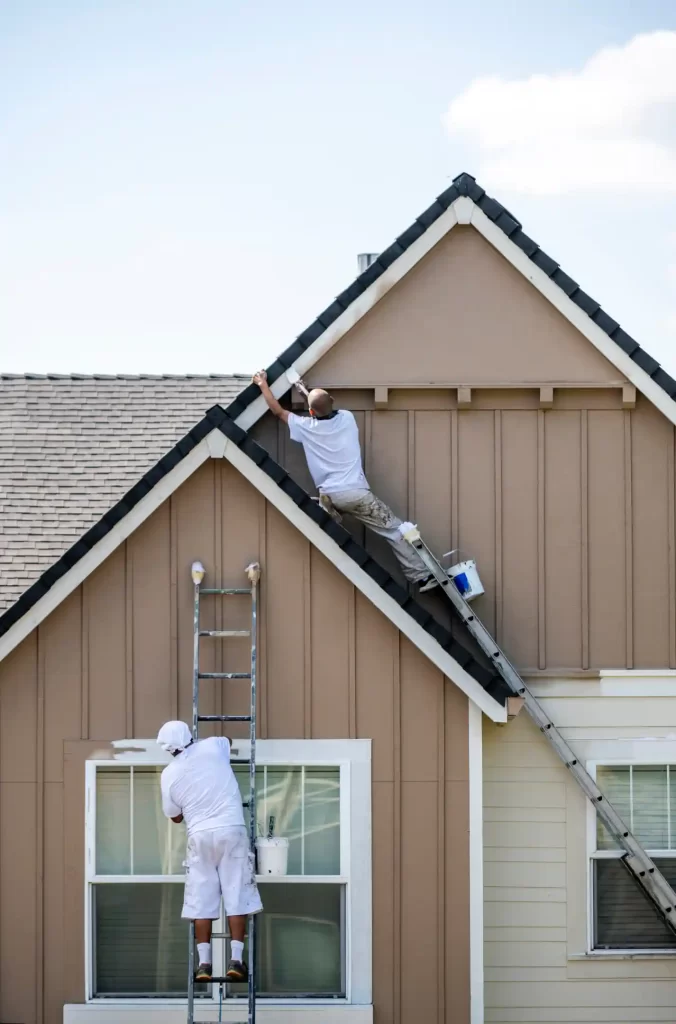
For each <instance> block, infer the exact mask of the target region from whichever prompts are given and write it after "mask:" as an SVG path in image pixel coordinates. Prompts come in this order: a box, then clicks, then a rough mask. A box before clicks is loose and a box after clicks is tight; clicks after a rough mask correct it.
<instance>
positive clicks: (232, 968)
mask: <svg viewBox="0 0 676 1024" xmlns="http://www.w3.org/2000/svg"><path fill="white" fill-rule="evenodd" d="M225 976H226V978H227V979H228V981H229V982H230V984H231V985H240V984H241V983H242V982H244V981H246V980H247V979H248V977H249V969H248V967H247V965H246V964H245V963H244V961H243V960H231V961H230V963H229V964H228V969H227V971H226V972H225Z"/></svg>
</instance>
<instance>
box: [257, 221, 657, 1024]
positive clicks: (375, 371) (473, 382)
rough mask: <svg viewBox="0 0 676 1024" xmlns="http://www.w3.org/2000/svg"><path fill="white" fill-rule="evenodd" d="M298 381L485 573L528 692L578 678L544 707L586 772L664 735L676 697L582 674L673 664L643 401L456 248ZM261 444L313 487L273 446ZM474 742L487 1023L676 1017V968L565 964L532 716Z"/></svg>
mask: <svg viewBox="0 0 676 1024" xmlns="http://www.w3.org/2000/svg"><path fill="white" fill-rule="evenodd" d="M306 380H307V381H308V383H312V384H314V385H316V386H320V385H321V386H326V387H328V388H330V389H333V391H334V394H335V395H336V397H337V398H338V400H339V402H340V403H342V404H344V405H345V406H347V407H349V408H351V409H353V410H354V411H355V413H356V415H357V418H358V421H359V425H360V430H361V433H362V440H363V445H364V452H365V461H366V470H367V475H368V477H369V479H370V482H371V484H372V486H373V487H374V489H375V490H376V491H377V492H378V493H379V494H381V495H382V496H383V497H384V498H386V499H387V500H388V501H390V502H391V503H392V504H393V506H394V507H395V508H396V509H397V511H398V512H399V513H400V514H401V515H405V516H406V517H407V518H409V519H411V520H413V521H415V522H417V523H418V524H419V526H420V527H421V529H422V531H423V534H424V535H425V536H426V537H427V538H428V540H429V541H430V542H431V544H432V546H433V547H434V548H435V549H436V550H437V551H438V552H444V551H449V550H451V549H455V548H460V550H461V553H462V554H463V555H471V556H472V557H475V558H477V560H478V564H479V569H480V571H481V576H482V579H483V581H484V584H485V585H486V591H487V593H486V596H485V597H484V598H482V599H480V600H479V601H478V602H477V610H478V612H479V614H480V616H481V617H482V618H483V619H484V621H485V622H486V623H487V625H488V626H489V628H490V629H491V630H492V631H493V632H494V634H495V636H496V637H497V639H498V640H499V642H500V643H501V645H502V646H503V648H504V649H505V650H506V652H507V653H508V654H509V655H510V657H511V658H512V659H513V660H514V661H515V663H516V664H517V665H518V666H519V668H520V669H521V670H522V671H524V672H527V673H529V674H530V675H532V676H533V677H534V678H535V680H537V682H538V685H539V687H540V691H539V692H545V693H546V691H547V686H549V685H552V686H554V685H555V684H556V681H557V680H566V679H578V680H579V685H580V687H582V691H581V692H582V693H583V694H584V695H583V696H580V695H579V693H578V698H577V699H575V700H571V699H566V700H563V699H561V700H557V701H554V700H552V701H551V702H550V703H549V705H548V707H549V711H550V714H551V715H552V717H553V719H554V721H556V722H557V723H559V724H561V725H563V726H566V727H568V729H567V731H566V733H565V734H566V735H568V736H569V738H570V740H571V742H572V743H573V744H574V745H575V746H576V749H577V751H578V753H579V754H580V756H585V751H586V750H587V753H586V756H592V754H591V753H589V751H591V750H592V748H591V746H590V747H589V748H585V746H584V743H585V741H586V740H588V739H589V738H590V737H592V736H597V737H598V736H601V737H606V738H610V737H614V736H618V737H621V736H630V735H633V736H639V735H640V736H659V735H663V734H667V733H670V732H671V733H673V732H674V731H675V728H676V705H675V702H674V701H673V699H671V700H670V699H668V698H667V699H664V700H647V701H644V700H642V699H641V698H624V699H619V698H618V699H614V700H609V699H608V698H607V697H605V696H603V697H602V696H601V693H600V691H598V685H599V684H598V682H597V679H596V678H595V677H597V675H598V670H599V669H635V670H638V669H641V668H645V669H665V670H667V669H674V668H676V561H675V551H676V535H675V515H674V501H675V490H674V464H675V450H674V427H673V426H672V424H671V423H669V422H668V421H667V420H666V419H665V418H664V417H663V416H662V415H661V414H660V413H659V412H658V411H657V410H656V409H655V408H654V407H653V406H652V405H651V404H650V403H649V402H648V401H647V400H646V399H644V398H643V397H642V396H640V395H639V396H638V398H637V402H636V406H635V408H628V407H624V406H623V404H622V391H621V382H622V376H621V374H620V373H619V372H618V371H617V370H616V369H615V367H613V366H611V365H610V364H609V363H608V362H607V361H606V360H605V359H603V357H602V356H601V355H600V354H599V353H598V352H596V350H595V349H593V347H592V346H591V345H590V344H589V342H588V341H587V340H586V339H584V338H583V337H581V336H580V335H579V334H578V333H577V332H576V330H575V329H574V328H573V327H572V326H571V325H570V324H568V323H567V322H566V321H565V320H564V319H563V317H562V316H560V314H558V313H557V312H556V311H554V310H553V309H552V308H551V307H550V306H549V305H548V304H547V302H546V301H545V300H544V299H543V298H542V297H541V296H540V295H539V294H538V293H537V292H536V291H535V289H533V288H532V287H531V286H530V285H529V284H528V282H527V281H525V280H524V279H523V278H522V277H521V276H520V275H519V274H518V273H517V272H516V271H515V270H514V269H513V268H512V267H510V266H509V265H508V264H507V263H506V261H505V260H504V259H502V257H500V256H499V255H498V254H497V253H495V252H494V251H493V250H492V249H491V248H490V246H489V245H488V244H487V243H486V242H484V241H483V240H482V239H481V238H480V237H479V236H478V235H477V234H475V233H474V232H472V231H471V230H470V229H456V230H454V231H453V232H452V233H451V235H450V236H449V237H448V238H447V239H446V240H445V241H443V242H442V243H440V245H439V246H438V247H437V248H436V250H434V251H433V253H431V254H430V256H428V257H427V258H426V259H425V260H423V261H422V262H421V263H420V264H419V265H418V267H416V268H415V269H414V270H413V271H412V272H411V274H410V275H408V276H407V277H406V278H405V279H404V280H403V281H402V283H401V285H399V286H398V287H397V288H396V289H395V290H394V291H393V292H392V293H391V294H390V295H388V296H386V297H385V298H384V299H383V300H382V302H381V303H380V304H379V305H378V306H376V307H375V308H374V309H373V310H372V312H370V313H369V314H368V315H367V316H366V317H365V318H364V319H363V320H362V321H361V323H360V324H359V325H357V326H356V327H355V328H354V329H353V330H352V331H351V332H350V335H349V336H348V337H347V338H346V339H345V341H344V342H343V343H341V344H339V345H337V346H336V347H335V348H334V349H333V350H332V351H331V352H330V353H329V354H328V355H327V356H326V357H325V358H324V359H323V360H321V361H320V362H319V363H318V364H317V366H316V367H315V368H314V369H313V370H312V372H311V373H309V374H307V375H306ZM431 382H434V383H435V384H436V385H438V386H437V387H434V386H433V385H432V384H431ZM375 384H379V385H389V387H390V391H389V394H388V404H387V407H386V408H384V409H383V408H380V409H376V408H375V404H374V393H373V390H372V387H373V386H374V385H375ZM406 384H408V385H409V386H408V387H405V386H402V385H406ZM397 385H399V386H397ZM415 385H418V386H417V387H416V386H415ZM442 385H446V386H445V387H444V386H442ZM453 385H455V386H456V387H457V386H459V385H465V386H470V387H472V392H471V402H470V405H469V406H466V407H464V408H458V403H457V392H456V391H455V390H454V389H453ZM506 385H507V386H506ZM528 385H531V386H530V387H529V386H528ZM544 385H550V386H554V389H555V390H554V403H553V407H552V408H542V407H541V405H540V393H539V388H540V387H541V386H544ZM557 385H558V388H557ZM256 429H257V431H258V432H259V434H260V436H261V437H262V438H264V443H265V444H266V445H269V446H271V447H272V448H273V450H274V451H276V453H277V454H278V456H279V458H280V460H281V461H282V462H284V464H285V465H287V466H289V467H292V468H293V472H294V475H296V476H297V477H298V478H299V480H301V481H304V482H306V483H307V482H308V481H307V476H306V470H305V468H304V466H303V463H302V456H301V455H300V454H299V453H298V451H297V450H296V449H295V447H294V446H293V445H290V444H289V443H288V441H287V440H286V438H285V436H284V431H283V430H281V429H280V428H279V427H278V426H277V425H276V424H275V423H273V422H271V421H270V420H266V421H263V422H261V423H260V424H259V425H258V427H257V428H256ZM366 543H367V546H368V547H370V549H371V550H372V551H373V552H374V554H377V556H378V557H379V558H380V559H381V560H382V561H384V562H385V563H386V564H388V565H390V566H391V564H392V563H391V562H389V561H388V554H387V552H386V551H385V550H384V549H383V546H382V545H381V543H380V542H379V541H378V539H374V538H369V537H367V538H366ZM437 607H438V606H437ZM550 681H551V682H550ZM484 745H485V746H484V773H485V798H484V815H485V833H484V842H485V864H484V872H485V900H486V902H485V908H484V909H485V937H486V945H485V1020H486V1022H487V1024H488V1022H490V1024H534V1022H537V1024H550V1022H557V1024H583V1022H584V1024H587V1022H597V1021H605V1022H611V1024H615V1022H616V1024H620V1022H621V1024H637V1022H639V1021H661V1022H666V1021H672V1022H673V1021H674V1020H676V962H674V960H673V959H671V960H670V959H662V960H650V959H648V960H643V961H640V962H638V961H632V962H629V961H614V962H613V961H612V960H604V961H601V960H596V961H593V962H589V960H586V961H580V960H577V959H575V957H576V956H578V955H580V954H583V953H584V952H585V950H586V948H587V945H586V943H587V934H586V913H587V902H586V901H587V894H586V884H587V883H586V874H585V871H586V867H585V865H586V849H587V846H586V844H587V839H586V833H585V827H586V825H585V817H584V808H585V804H584V800H583V798H582V797H581V795H580V793H579V791H578V790H577V787H576V786H575V784H574V783H573V782H572V781H571V780H570V778H568V776H567V773H566V771H565V769H564V768H563V767H562V766H561V765H560V763H559V762H558V760H557V759H556V758H555V757H554V755H553V754H552V753H551V752H550V750H549V748H548V746H547V744H546V743H545V741H544V740H543V739H542V737H541V736H540V735H539V733H537V732H536V731H535V730H534V729H533V728H532V726H531V725H530V723H529V721H528V720H527V719H526V718H518V719H517V720H515V721H514V722H512V723H511V724H510V725H508V726H507V727H499V726H492V725H490V723H485V730H484ZM605 753H606V756H608V757H613V756H619V757H622V756H626V753H627V752H626V748H623V751H622V752H620V751H619V750H618V749H616V748H614V747H613V744H612V743H611V742H609V743H608V746H607V749H606V752H605Z"/></svg>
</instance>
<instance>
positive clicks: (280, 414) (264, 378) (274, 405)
mask: <svg viewBox="0 0 676 1024" xmlns="http://www.w3.org/2000/svg"><path fill="white" fill-rule="evenodd" d="M253 383H254V384H258V387H259V388H260V389H261V394H262V395H263V398H264V399H265V401H266V402H267V403H268V409H269V410H270V412H271V413H273V415H274V416H276V417H277V418H278V419H280V420H282V422H283V423H288V422H289V413H288V411H287V410H286V409H284V408H283V406H281V405H280V404H279V402H278V401H277V399H276V398H275V396H274V395H273V393H272V391H271V390H270V386H269V384H268V375H267V373H266V372H265V370H260V372H259V373H256V374H254V376H253Z"/></svg>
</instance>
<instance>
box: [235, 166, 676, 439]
mask: <svg viewBox="0 0 676 1024" xmlns="http://www.w3.org/2000/svg"><path fill="white" fill-rule="evenodd" d="M461 196H466V197H467V198H469V199H471V200H472V202H473V203H475V204H476V206H478V207H479V209H480V210H481V211H482V213H484V214H485V215H486V216H487V217H488V218H489V220H491V221H492V222H493V223H494V224H495V225H496V226H497V227H499V228H500V230H501V231H502V232H503V233H504V234H505V235H506V236H507V237H508V238H509V239H510V241H512V242H514V244H515V245H517V246H518V247H519V249H521V251H522V252H524V253H525V254H526V256H528V258H529V259H530V260H531V262H533V263H534V264H535V266H536V267H539V268H540V270H542V271H543V272H544V273H545V274H546V275H547V277H549V278H550V279H551V280H552V281H553V282H554V283H555V284H556V285H558V287H559V288H560V289H561V290H562V291H563V292H564V294H566V295H567V296H568V298H570V299H572V301H573V302H574V303H575V304H576V305H577V306H578V307H579V308H580V309H581V310H582V311H583V312H584V313H586V314H587V316H588V317H589V318H590V320H592V322H593V323H594V324H596V326H597V327H600V328H601V330H602V331H604V333H605V334H607V335H608V337H609V338H610V339H611V341H613V342H615V344H616V345H617V346H618V347H619V348H620V349H622V351H623V352H625V353H626V355H628V356H629V358H630V359H632V360H633V361H634V362H635V363H636V365H637V366H639V367H640V368H641V369H642V370H644V371H645V373H647V374H648V376H649V377H650V378H651V379H652V380H653V381H654V382H655V383H656V384H657V385H659V387H661V388H662V390H663V391H664V392H666V394H667V395H668V396H669V398H671V399H672V401H676V380H674V378H673V377H671V376H670V374H668V373H667V372H666V370H663V369H662V367H661V365H660V364H659V363H658V362H657V360H656V359H653V357H652V356H651V355H649V354H648V352H646V350H645V349H644V348H641V346H640V345H639V343H638V342H637V341H636V340H635V339H634V338H632V337H631V335H629V334H628V333H627V332H626V331H625V330H623V328H622V327H620V325H619V323H618V322H617V321H616V320H613V318H612V317H611V316H609V315H608V314H607V313H606V312H605V311H604V310H603V309H602V308H601V304H600V303H599V302H597V301H596V300H595V299H592V298H591V297H590V296H589V295H587V293H586V292H584V291H583V290H582V289H581V288H580V286H579V284H578V283H577V281H574V280H573V278H572V277H569V276H568V274H566V273H564V271H563V270H561V267H560V266H559V264H558V263H557V262H556V260H553V259H552V258H551V256H548V255H547V253H546V252H545V251H544V249H541V248H540V246H539V245H538V243H537V242H534V241H533V239H532V238H529V236H528V235H526V234H525V233H524V231H523V228H522V225H521V222H520V221H519V220H517V218H516V217H515V216H514V215H513V214H512V213H510V211H509V210H508V209H507V207H506V206H504V205H503V204H502V203H500V202H498V200H497V199H493V198H492V197H491V196H489V195H488V194H487V192H486V191H485V189H483V188H482V187H481V185H479V184H478V183H477V180H476V178H474V177H473V175H471V174H468V173H467V171H463V172H462V173H461V174H459V175H457V177H455V178H454V179H453V183H452V184H451V185H450V186H449V187H448V188H447V189H446V190H445V191H444V192H442V193H441V194H440V195H439V196H437V198H436V199H435V201H434V202H433V203H432V205H431V206H429V207H428V208H427V209H426V210H425V211H424V212H423V213H421V214H420V216H418V217H416V219H415V220H414V221H413V223H412V224H411V225H410V226H409V227H408V228H407V229H406V231H404V232H403V233H402V234H401V235H399V236H398V237H397V238H396V239H395V241H394V242H393V243H392V244H391V245H390V246H388V248H387V249H385V250H384V251H383V252H381V253H380V255H379V256H378V258H377V259H376V260H375V261H374V262H373V263H371V265H370V266H369V267H368V268H367V269H366V270H365V271H364V272H363V273H362V274H360V275H359V276H358V277H356V278H355V280H354V281H353V282H352V284H351V285H349V287H347V288H346V289H345V290H344V291H342V292H341V293H340V294H339V295H338V296H337V297H336V298H335V299H334V301H333V302H332V303H331V304H330V305H329V306H327V308H326V309H325V310H324V312H323V313H320V314H319V316H318V317H316V318H315V320H314V321H313V322H312V323H311V324H310V326H309V327H306V329H305V330H304V331H303V332H302V333H301V334H299V335H298V337H297V338H296V340H295V341H294V342H293V343H292V344H291V345H289V347H288V348H287V349H285V351H284V352H282V353H281V355H280V356H278V358H277V359H276V360H275V361H274V362H273V363H272V364H271V365H270V366H269V367H268V369H267V374H268V380H269V381H270V383H271V384H273V383H274V382H275V381H276V380H277V379H278V378H279V377H281V376H282V375H283V374H284V373H285V372H286V370H288V368H289V367H290V366H292V365H293V364H294V362H295V361H296V360H297V359H298V358H299V357H300V356H301V355H302V354H303V353H304V352H305V351H306V350H307V349H308V348H309V347H310V346H311V345H312V344H313V343H314V342H315V341H317V339H318V338H320V337H321V335H322V334H323V333H324V331H325V330H327V328H328V327H330V325H331V324H332V323H333V322H334V321H335V320H337V319H338V317H339V316H340V315H341V314H342V313H344V312H345V310H346V309H347V308H348V307H349V306H351V305H352V303H353V302H355V301H356V299H358V298H359V296H360V295H361V294H362V293H363V292H365V291H366V289H367V288H368V287H369V286H370V285H372V284H373V283H374V281H377V280H378V278H379V277H380V276H381V275H382V274H384V273H385V271H386V270H387V268H388V267H390V266H391V265H392V264H393V263H394V262H395V261H396V260H397V259H399V257H400V256H402V255H403V254H404V252H406V250H407V249H409V248H410V247H411V245H413V243H414V242H415V241H417V239H418V238H420V236H421V235H423V234H424V233H425V232H426V231H427V229H428V228H429V227H431V225H432V224H434V223H435V221H437V220H438V219H439V217H441V216H442V214H443V213H445V212H446V210H447V209H448V207H449V206H451V204H452V203H454V202H455V201H456V199H459V198H460V197H461ZM259 394H260V391H259V389H258V387H257V385H255V384H249V385H248V386H247V387H246V388H244V390H243V391H242V392H241V393H240V394H239V395H238V396H237V398H235V399H234V401H232V402H231V403H230V405H228V407H227V411H228V413H229V415H230V416H232V418H233V419H237V417H238V416H240V415H241V414H242V413H243V412H244V410H245V409H247V408H248V406H250V405H251V404H252V402H254V401H255V400H256V398H257V397H258V395H259Z"/></svg>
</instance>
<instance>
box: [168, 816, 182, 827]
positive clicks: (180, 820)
mask: <svg viewBox="0 0 676 1024" xmlns="http://www.w3.org/2000/svg"><path fill="white" fill-rule="evenodd" d="M171 820H172V821H175V822H176V824H177V825H180V824H181V822H182V821H183V815H182V814H177V815H176V817H175V818H172V819H171Z"/></svg>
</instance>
